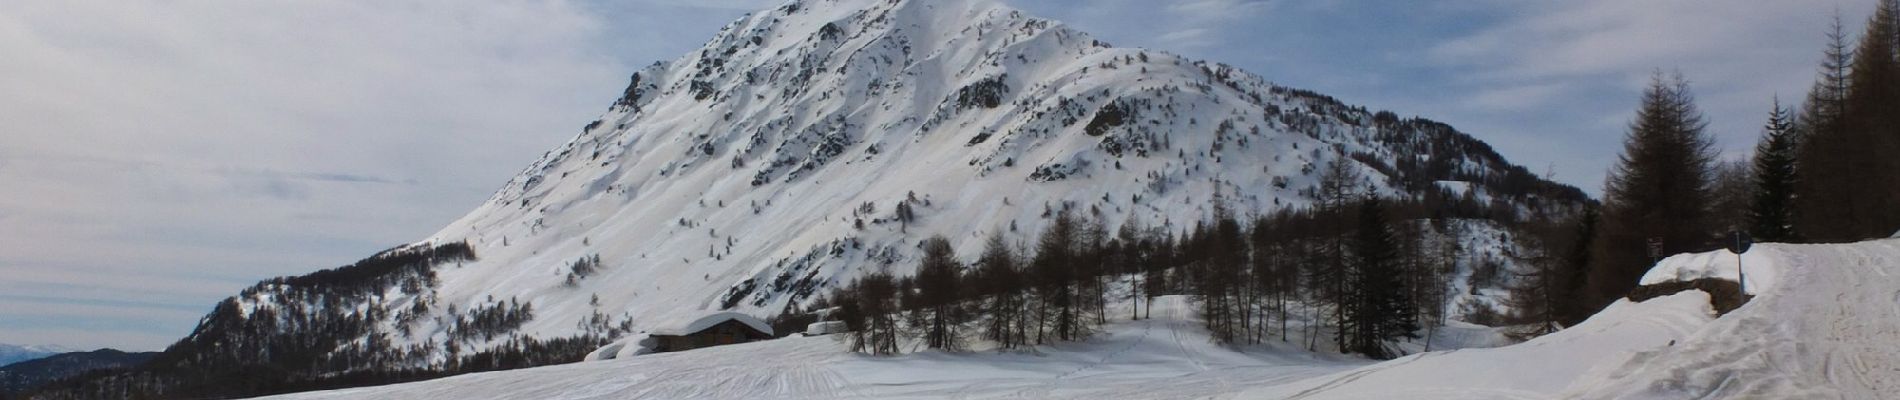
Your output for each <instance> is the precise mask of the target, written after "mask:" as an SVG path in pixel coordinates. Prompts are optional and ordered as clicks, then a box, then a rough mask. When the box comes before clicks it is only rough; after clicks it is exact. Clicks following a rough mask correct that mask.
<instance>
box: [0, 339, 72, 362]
mask: <svg viewBox="0 0 1900 400" xmlns="http://www.w3.org/2000/svg"><path fill="white" fill-rule="evenodd" d="M77 350H78V349H69V348H64V347H59V346H20V345H11V344H4V343H0V366H6V365H9V364H13V363H17V362H21V361H26V360H32V359H39V358H45V357H47V356H51V355H54V354H59V353H68V352H73V351H77Z"/></svg>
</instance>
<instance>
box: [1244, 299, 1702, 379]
mask: <svg viewBox="0 0 1900 400" xmlns="http://www.w3.org/2000/svg"><path fill="white" fill-rule="evenodd" d="M1714 315H1715V312H1714V310H1712V309H1710V308H1709V297H1708V294H1706V293H1702V292H1699V291H1689V292H1682V293H1677V294H1674V295H1669V296H1664V297H1659V298H1655V299H1651V300H1650V301H1646V302H1642V303H1632V302H1629V301H1619V302H1617V303H1616V304H1612V305H1611V306H1610V307H1609V308H1607V309H1605V310H1604V311H1603V312H1602V313H1599V314H1598V315H1596V316H1595V317H1592V318H1590V320H1589V321H1585V322H1583V323H1581V324H1578V325H1577V326H1576V327H1573V328H1571V329H1566V330H1563V331H1559V332H1557V333H1554V334H1550V335H1546V336H1543V337H1539V338H1536V339H1532V340H1531V341H1529V342H1525V343H1522V344H1518V345H1513V346H1508V347H1501V348H1495V349H1464V350H1451V351H1441V352H1431V353H1424V354H1415V355H1411V356H1407V357H1402V358H1399V359H1397V360H1392V361H1387V362H1383V363H1379V364H1374V365H1371V366H1367V367H1364V368H1360V369H1356V370H1352V371H1347V372H1343V373H1338V374H1333V375H1328V376H1323V377H1318V378H1314V379H1308V380H1305V381H1300V382H1295V383H1293V384H1288V385H1280V386H1274V387H1267V388H1261V389H1257V390H1253V391H1249V392H1243V393H1242V394H1241V395H1240V396H1238V397H1239V398H1254V399H1284V398H1302V399H1387V398H1392V399H1398V398H1404V399H1440V398H1442V399H1470V398H1551V397H1552V396H1554V395H1555V394H1556V393H1558V392H1561V391H1563V390H1564V389H1565V388H1567V387H1569V386H1570V385H1571V382H1572V381H1573V380H1574V379H1575V378H1576V377H1577V376H1579V375H1582V374H1583V373H1584V372H1587V371H1588V370H1589V369H1590V367H1591V366H1593V365H1598V364H1604V363H1621V362H1622V360H1624V359H1626V358H1628V357H1630V356H1632V354H1633V353H1632V352H1631V351H1630V350H1633V349H1652V348H1659V347H1665V346H1668V345H1669V344H1670V343H1673V342H1675V341H1677V340H1681V339H1682V338H1684V337H1687V336H1688V335H1689V334H1690V333H1691V332H1694V331H1696V330H1697V329H1699V328H1701V327H1702V326H1703V325H1705V324H1707V323H1708V322H1709V321H1710V320H1712V319H1713V318H1714Z"/></svg>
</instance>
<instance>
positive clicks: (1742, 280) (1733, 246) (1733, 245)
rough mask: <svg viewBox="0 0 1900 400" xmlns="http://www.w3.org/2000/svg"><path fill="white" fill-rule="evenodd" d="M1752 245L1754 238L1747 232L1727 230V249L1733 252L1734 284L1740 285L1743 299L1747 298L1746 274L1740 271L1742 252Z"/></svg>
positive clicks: (1753, 244)
mask: <svg viewBox="0 0 1900 400" xmlns="http://www.w3.org/2000/svg"><path fill="white" fill-rule="evenodd" d="M1754 246H1755V239H1753V238H1750V237H1748V232H1742V231H1733V232H1729V241H1728V251H1729V252H1731V253H1735V284H1736V286H1741V290H1740V291H1741V292H1742V293H1741V296H1742V299H1743V300H1747V299H1748V274H1746V273H1744V272H1743V271H1742V253H1747V252H1748V249H1749V248H1750V247H1754Z"/></svg>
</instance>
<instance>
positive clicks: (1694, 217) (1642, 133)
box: [1589, 72, 1715, 309]
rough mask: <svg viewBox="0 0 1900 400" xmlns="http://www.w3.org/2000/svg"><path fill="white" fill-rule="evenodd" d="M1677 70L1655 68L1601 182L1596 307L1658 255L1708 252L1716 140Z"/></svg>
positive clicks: (1593, 278)
mask: <svg viewBox="0 0 1900 400" xmlns="http://www.w3.org/2000/svg"><path fill="white" fill-rule="evenodd" d="M1706 126H1707V122H1706V121H1704V119H1703V117H1702V113H1701V111H1699V110H1697V108H1696V106H1695V99H1694V96H1693V95H1692V94H1691V93H1690V91H1689V84H1688V82H1687V81H1686V80H1685V79H1683V78H1682V75H1681V74H1680V73H1678V74H1676V75H1675V76H1674V77H1673V78H1671V79H1665V78H1664V77H1663V75H1662V74H1661V73H1660V72H1658V73H1657V74H1656V75H1655V77H1654V78H1653V79H1652V80H1651V83H1650V85H1649V88H1648V89H1647V90H1645V91H1644V92H1643V100H1642V107H1641V108H1640V109H1639V110H1638V111H1637V114H1636V120H1635V121H1634V122H1632V123H1631V124H1630V127H1629V134H1628V136H1627V137H1626V138H1625V139H1624V140H1623V155H1622V156H1621V157H1620V158H1619V159H1618V162H1617V164H1616V166H1615V167H1614V169H1612V170H1611V171H1610V177H1609V179H1608V181H1607V183H1605V185H1604V191H1603V192H1604V204H1603V215H1602V218H1601V223H1602V229H1601V230H1600V234H1599V235H1598V237H1597V239H1596V240H1595V241H1594V243H1593V245H1594V247H1595V248H1594V250H1593V253H1592V256H1591V261H1592V262H1593V264H1592V266H1591V267H1590V276H1589V287H1590V292H1591V293H1592V295H1593V296H1594V300H1595V301H1594V303H1595V305H1596V307H1594V308H1599V309H1600V308H1601V307H1603V306H1606V305H1608V304H1609V303H1610V302H1612V301H1614V300H1615V299H1617V298H1620V297H1623V296H1624V295H1625V294H1627V293H1629V291H1630V289H1632V288H1634V287H1635V286H1636V283H1637V280H1638V279H1640V278H1641V277H1642V276H1643V274H1644V273H1645V272H1648V271H1649V268H1650V267H1651V266H1652V264H1653V263H1654V262H1655V261H1656V260H1655V259H1654V258H1652V257H1651V254H1648V253H1649V250H1650V247H1651V245H1652V243H1655V242H1660V243H1659V244H1660V250H1661V254H1675V253H1683V252H1690V251H1699V250H1705V249H1707V248H1708V246H1709V245H1710V244H1711V243H1712V241H1713V238H1714V234H1713V232H1711V229H1710V227H1709V210H1708V207H1709V204H1710V200H1711V195H1710V179H1711V176H1710V175H1711V165H1712V163H1713V161H1714V158H1715V157H1714V153H1713V151H1712V150H1711V149H1712V147H1713V141H1712V140H1711V139H1710V138H1709V136H1708V134H1707V133H1706V132H1704V128H1705V127H1706Z"/></svg>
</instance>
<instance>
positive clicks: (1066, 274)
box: [1029, 210, 1081, 343]
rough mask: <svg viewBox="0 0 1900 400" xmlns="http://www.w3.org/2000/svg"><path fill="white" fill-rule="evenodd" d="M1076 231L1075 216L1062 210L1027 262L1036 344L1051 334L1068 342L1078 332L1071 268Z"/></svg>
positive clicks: (1078, 234)
mask: <svg viewBox="0 0 1900 400" xmlns="http://www.w3.org/2000/svg"><path fill="white" fill-rule="evenodd" d="M1079 230H1080V229H1078V227H1077V223H1076V222H1075V217H1073V216H1071V215H1069V211H1068V210H1062V211H1059V212H1057V213H1056V217H1055V221H1054V222H1053V223H1051V224H1049V228H1048V229H1046V230H1044V231H1042V237H1041V238H1040V239H1039V240H1037V243H1036V255H1035V257H1034V258H1033V259H1032V260H1031V261H1030V262H1029V268H1030V275H1031V276H1030V279H1033V280H1034V281H1035V282H1036V298H1037V310H1036V315H1037V318H1036V343H1047V342H1048V339H1050V338H1049V335H1051V334H1053V335H1054V339H1056V340H1061V341H1069V340H1073V339H1075V338H1076V337H1077V336H1078V335H1079V334H1080V333H1081V329H1080V326H1079V325H1080V319H1081V317H1080V316H1079V315H1078V314H1079V313H1078V312H1077V310H1076V308H1077V304H1075V299H1076V297H1075V292H1076V288H1075V286H1076V285H1075V283H1076V276H1075V267H1074V265H1073V264H1074V261H1075V251H1074V250H1075V243H1076V241H1077V237H1078V236H1080V232H1078V231H1079Z"/></svg>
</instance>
